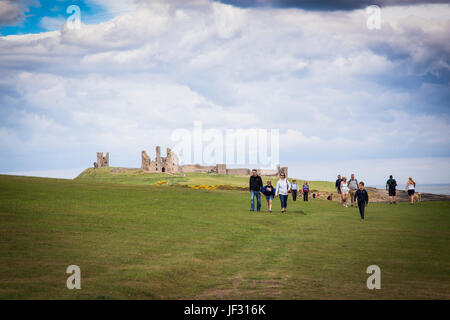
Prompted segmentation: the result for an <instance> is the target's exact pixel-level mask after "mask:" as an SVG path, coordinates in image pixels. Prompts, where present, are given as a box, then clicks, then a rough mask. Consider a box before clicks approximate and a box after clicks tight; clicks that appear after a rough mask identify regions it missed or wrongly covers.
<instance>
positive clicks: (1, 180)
mask: <svg viewBox="0 0 450 320" xmlns="http://www.w3.org/2000/svg"><path fill="white" fill-rule="evenodd" d="M85 173H86V172H85ZM96 174H98V172H97V173H96ZM84 176H85V177H84V178H83V177H80V178H78V179H76V180H62V179H44V178H31V177H17V176H5V175H0V220H1V222H2V223H1V224H0V283H1V286H0V299H22V298H23V299H214V298H224V299H241V298H242V299H330V298H345V299H406V298H412V299H419V298H420V299H431V298H443V299H449V298H450V275H449V273H448V270H449V269H450V251H449V250H448V247H449V245H450V215H449V212H450V202H423V203H419V204H417V205H414V206H410V205H409V204H406V203H400V204H398V205H396V206H390V205H389V204H384V203H377V204H370V205H369V207H368V208H367V220H366V221H364V222H362V221H361V220H360V219H359V214H358V212H357V209H351V208H348V209H347V208H344V207H342V206H340V205H338V204H337V203H335V202H329V201H323V200H314V201H310V202H308V203H304V202H296V203H293V202H292V201H291V200H289V202H288V213H287V214H285V215H282V214H280V213H279V212H276V211H275V213H273V214H267V213H265V212H262V213H251V212H249V196H248V193H245V192H242V191H234V190H216V191H210V190H196V189H192V188H183V187H179V186H170V185H169V186H157V185H152V183H145V182H144V181H145V180H146V179H150V178H156V177H153V176H151V175H148V176H147V175H144V176H142V177H140V179H143V180H142V181H141V182H142V183H141V184H134V185H132V184H126V183H127V182H126V181H125V180H126V179H125V180H122V183H111V182H98V179H93V180H92V181H91V180H90V178H87V177H86V175H85V174H84ZM103 177H105V176H103ZM114 177H117V176H115V175H114ZM91 178H92V177H91ZM184 178H186V179H189V175H188V176H186V177H184ZM223 178H224V179H227V177H223ZM243 178H244V177H243ZM158 179H159V178H158ZM135 181H136V180H135ZM147 182H149V181H147ZM204 182H205V183H207V181H204ZM274 207H275V208H279V201H278V200H276V201H275V205H274ZM265 209H266V205H265V203H263V210H264V211H265ZM72 264H75V265H78V266H80V268H81V279H82V280H81V287H82V289H81V290H68V289H67V288H66V279H67V277H68V275H67V274H66V273H65V272H66V268H67V266H69V265H72ZM373 264H376V265H378V266H379V267H380V268H381V287H382V289H381V290H368V289H367V287H366V280H367V277H368V276H369V275H368V274H366V268H367V267H368V266H369V265H373Z"/></svg>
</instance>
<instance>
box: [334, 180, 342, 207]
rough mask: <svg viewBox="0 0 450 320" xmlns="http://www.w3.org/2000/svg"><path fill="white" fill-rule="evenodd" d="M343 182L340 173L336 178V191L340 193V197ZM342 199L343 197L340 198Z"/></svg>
mask: <svg viewBox="0 0 450 320" xmlns="http://www.w3.org/2000/svg"><path fill="white" fill-rule="evenodd" d="M341 182H342V179H341V175H340V174H338V176H337V179H336V184H335V186H336V191H337V193H338V197H339V195H340V194H341ZM339 198H340V197H339ZM340 199H341V198H340ZM341 200H342V199H341ZM341 200H339V201H341Z"/></svg>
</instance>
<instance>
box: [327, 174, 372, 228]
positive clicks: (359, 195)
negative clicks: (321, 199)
mask: <svg viewBox="0 0 450 320" xmlns="http://www.w3.org/2000/svg"><path fill="white" fill-rule="evenodd" d="M335 186H336V191H337V193H338V196H340V202H341V203H342V205H343V206H344V207H346V208H348V203H347V201H348V198H349V197H350V206H352V207H353V206H355V207H357V208H359V214H360V216H361V219H362V220H364V210H365V208H366V206H367V205H368V204H369V194H368V193H367V190H366V189H365V187H364V182H363V181H361V182H359V183H358V180H357V179H356V178H355V175H354V174H353V173H352V174H351V175H350V179H349V180H347V177H342V178H341V175H340V174H339V175H338V176H337V180H336V185H335Z"/></svg>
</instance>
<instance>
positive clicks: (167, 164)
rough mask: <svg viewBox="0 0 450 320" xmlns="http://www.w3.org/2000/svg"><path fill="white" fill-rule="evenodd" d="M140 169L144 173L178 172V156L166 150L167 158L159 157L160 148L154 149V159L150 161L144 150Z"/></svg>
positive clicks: (168, 149)
mask: <svg viewBox="0 0 450 320" xmlns="http://www.w3.org/2000/svg"><path fill="white" fill-rule="evenodd" d="M141 158H142V164H141V169H142V170H144V171H145V172H169V173H173V172H179V165H178V162H179V160H178V156H177V155H176V154H175V152H173V151H172V150H171V149H170V148H167V156H166V157H161V147H160V146H157V147H156V158H155V161H152V160H151V159H150V157H149V156H148V154H147V152H146V151H145V150H143V151H142V155H141Z"/></svg>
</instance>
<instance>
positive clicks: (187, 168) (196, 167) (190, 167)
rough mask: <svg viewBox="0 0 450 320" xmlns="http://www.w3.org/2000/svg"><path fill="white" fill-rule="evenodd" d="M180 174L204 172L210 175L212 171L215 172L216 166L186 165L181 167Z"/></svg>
mask: <svg viewBox="0 0 450 320" xmlns="http://www.w3.org/2000/svg"><path fill="white" fill-rule="evenodd" d="M179 168H180V172H183V173H190V172H203V173H208V172H211V171H214V170H215V168H216V166H201V165H199V164H186V165H183V166H180V167H179Z"/></svg>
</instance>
